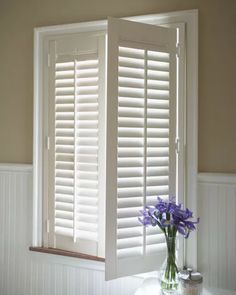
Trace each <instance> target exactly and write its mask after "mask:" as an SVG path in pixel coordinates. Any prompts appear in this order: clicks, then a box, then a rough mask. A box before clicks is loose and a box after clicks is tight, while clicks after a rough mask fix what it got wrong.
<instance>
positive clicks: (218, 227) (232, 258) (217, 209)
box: [198, 173, 236, 290]
mask: <svg viewBox="0 0 236 295" xmlns="http://www.w3.org/2000/svg"><path fill="white" fill-rule="evenodd" d="M198 209H199V210H198V214H199V216H200V218H201V222H200V224H199V231H198V266H199V270H200V271H201V272H203V274H204V281H205V284H206V285H209V286H212V287H219V288H227V289H231V290H236V280H235V278H236V176H235V175H232V174H231V175H225V174H223V175H222V174H213V173H211V174H210V173H204V174H200V175H199V185H198Z"/></svg>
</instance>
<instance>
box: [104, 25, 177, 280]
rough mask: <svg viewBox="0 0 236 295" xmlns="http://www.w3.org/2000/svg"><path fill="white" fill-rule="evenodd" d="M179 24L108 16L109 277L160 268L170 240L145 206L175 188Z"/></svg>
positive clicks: (172, 193) (107, 263)
mask: <svg viewBox="0 0 236 295" xmlns="http://www.w3.org/2000/svg"><path fill="white" fill-rule="evenodd" d="M175 80H176V31H175V30H174V29H169V28H160V27H156V26H150V25H144V24H139V23H134V22H128V21H124V20H116V19H111V20H109V23H108V83H107V86H108V92H107V116H108V117H107V138H108V142H107V192H106V197H107V207H106V208H107V212H106V278H107V279H112V278H116V277H119V276H124V275H131V274H135V273H140V272H146V271H152V270H157V269H158V267H159V266H160V263H161V262H162V261H163V259H164V254H165V241H164V236H163V234H162V233H161V232H160V230H158V228H152V227H151V228H144V227H143V226H142V225H141V224H140V223H139V221H138V216H139V210H141V209H143V208H144V207H145V206H146V205H152V204H155V203H156V200H157V196H161V197H163V198H165V197H167V196H168V195H175V178H176V173H175V171H176V168H175V162H176V159H175V158H176V155H175V137H176V82H175Z"/></svg>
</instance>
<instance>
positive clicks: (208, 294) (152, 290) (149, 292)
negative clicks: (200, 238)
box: [134, 278, 236, 295]
mask: <svg viewBox="0 0 236 295" xmlns="http://www.w3.org/2000/svg"><path fill="white" fill-rule="evenodd" d="M134 295H162V292H161V290H160V285H159V283H158V280H157V279H156V278H148V279H145V280H144V281H143V283H142V285H141V286H140V287H139V288H138V290H137V291H136V292H135V294H134ZM176 295H181V294H179V293H176ZM202 295H236V291H230V290H223V289H216V288H208V287H203V292H202Z"/></svg>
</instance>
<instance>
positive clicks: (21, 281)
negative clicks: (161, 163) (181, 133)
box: [0, 164, 236, 295]
mask: <svg viewBox="0 0 236 295" xmlns="http://www.w3.org/2000/svg"><path fill="white" fill-rule="evenodd" d="M198 198H199V199H198V204H199V212H198V215H199V216H200V217H201V223H200V225H199V232H198V265H199V270H200V271H202V272H203V273H204V280H205V283H206V284H207V285H210V286H214V287H221V288H227V289H233V290H236V280H235V278H236V214H235V213H236V176H235V175H218V174H200V175H199V186H198ZM32 200H33V197H32V166H31V165H4V164H0V233H1V238H0V295H118V294H119V295H133V294H134V293H135V290H136V289H137V288H138V287H139V286H140V284H141V282H142V279H141V278H138V277H126V278H123V279H118V280H114V281H110V282H105V281H104V264H103V263H101V262H93V261H92V262H87V261H85V260H82V259H76V258H69V257H62V256H55V255H50V254H44V253H43V254H41V253H35V252H30V251H29V250H28V248H29V246H30V245H31V240H32Z"/></svg>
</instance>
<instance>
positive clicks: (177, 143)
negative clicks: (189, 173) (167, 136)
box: [175, 137, 180, 154]
mask: <svg viewBox="0 0 236 295" xmlns="http://www.w3.org/2000/svg"><path fill="white" fill-rule="evenodd" d="M175 151H176V153H177V154H179V151H180V142H179V138H178V137H177V138H176V139H175Z"/></svg>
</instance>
